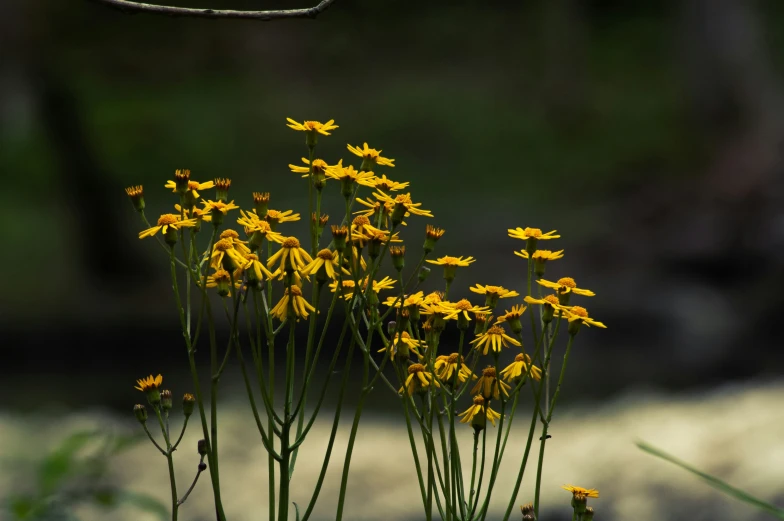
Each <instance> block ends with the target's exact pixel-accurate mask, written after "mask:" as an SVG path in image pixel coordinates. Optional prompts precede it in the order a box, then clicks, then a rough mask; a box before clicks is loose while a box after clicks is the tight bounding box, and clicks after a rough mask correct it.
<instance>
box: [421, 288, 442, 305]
mask: <svg viewBox="0 0 784 521" xmlns="http://www.w3.org/2000/svg"><path fill="white" fill-rule="evenodd" d="M442 300H444V294H443V293H441V292H440V291H434V292H432V293H429V294H428V295H427V296H426V297H425V302H427V303H429V304H435V303H438V302H441V301H442Z"/></svg>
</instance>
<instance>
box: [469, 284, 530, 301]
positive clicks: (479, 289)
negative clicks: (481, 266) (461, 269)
mask: <svg viewBox="0 0 784 521" xmlns="http://www.w3.org/2000/svg"><path fill="white" fill-rule="evenodd" d="M468 289H470V290H471V291H473V292H474V293H479V294H480V295H493V296H495V297H497V298H510V297H519V296H520V294H519V293H518V292H516V291H514V290H510V289H506V288H505V287H503V286H482V285H481V284H475V285H474V287H471V288H468Z"/></svg>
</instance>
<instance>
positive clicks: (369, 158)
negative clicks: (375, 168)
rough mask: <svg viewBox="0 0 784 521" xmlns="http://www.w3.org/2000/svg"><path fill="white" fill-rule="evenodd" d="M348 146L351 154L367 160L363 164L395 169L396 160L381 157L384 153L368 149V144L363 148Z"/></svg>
mask: <svg viewBox="0 0 784 521" xmlns="http://www.w3.org/2000/svg"><path fill="white" fill-rule="evenodd" d="M347 146H348V150H349V152H351V153H352V154H354V155H355V156H359V157H361V158H362V159H364V160H365V161H364V162H363V164H364V163H373V164H376V165H380V166H389V167H394V166H395V160H394V159H389V158H386V157H382V156H381V152H383V150H376V149H375V148H368V144H367V143H365V144H363V145H362V148H359V147H355V146H352V145H347Z"/></svg>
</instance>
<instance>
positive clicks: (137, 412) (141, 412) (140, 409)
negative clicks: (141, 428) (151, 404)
mask: <svg viewBox="0 0 784 521" xmlns="http://www.w3.org/2000/svg"><path fill="white" fill-rule="evenodd" d="M133 415H134V416H136V419H137V420H139V423H141V424H142V425H144V423H145V422H146V421H147V408H146V407H145V406H144V405H142V404H140V403H137V404H136V405H134V406H133Z"/></svg>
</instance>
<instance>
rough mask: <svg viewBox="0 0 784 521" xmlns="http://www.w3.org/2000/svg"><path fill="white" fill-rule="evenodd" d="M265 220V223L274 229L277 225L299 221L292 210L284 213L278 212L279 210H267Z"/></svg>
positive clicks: (297, 215)
mask: <svg viewBox="0 0 784 521" xmlns="http://www.w3.org/2000/svg"><path fill="white" fill-rule="evenodd" d="M264 218H265V219H267V222H268V223H269V224H270V226H272V227H273V229H274V227H275V225H276V224H279V223H287V222H291V221H299V214H298V213H294V211H293V210H286V211H283V212H281V211H279V210H272V209H269V210H267V215H266V217H264Z"/></svg>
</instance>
